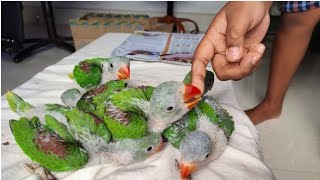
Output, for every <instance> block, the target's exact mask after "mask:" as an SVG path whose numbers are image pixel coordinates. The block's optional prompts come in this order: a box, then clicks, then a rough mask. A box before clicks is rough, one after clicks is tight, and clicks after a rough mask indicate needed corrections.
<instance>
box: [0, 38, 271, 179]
mask: <svg viewBox="0 0 320 180" xmlns="http://www.w3.org/2000/svg"><path fill="white" fill-rule="evenodd" d="M128 36H129V34H117V33H109V34H106V35H104V36H102V37H100V38H99V39H97V40H96V41H94V42H92V43H91V44H89V45H88V46H86V47H84V48H82V49H80V50H78V51H77V52H75V53H73V54H71V55H70V56H68V57H66V58H64V59H62V60H61V61H60V62H58V63H57V64H55V65H52V66H49V67H47V68H46V69H44V70H43V71H42V72H40V73H38V74H36V75H35V76H34V77H33V78H32V79H30V80H29V81H27V82H26V83H24V84H22V85H21V86H19V87H18V88H16V89H14V92H15V93H17V94H18V95H20V96H21V97H22V98H24V99H25V100H26V101H28V102H29V103H31V104H32V105H34V106H39V105H42V104H45V103H61V100H60V95H61V93H62V92H64V91H65V90H66V89H69V88H72V87H78V86H77V85H76V84H75V83H74V82H73V81H72V80H71V79H69V78H68V74H69V73H70V72H72V69H73V67H74V65H75V64H77V63H78V62H80V61H82V60H84V59H86V58H90V57H99V56H100V57H107V56H109V55H110V53H111V52H112V50H113V49H114V48H115V47H117V46H118V45H119V44H121V42H123V41H124V40H125V38H126V37H128ZM189 70H190V67H188V66H179V65H173V64H165V63H147V62H137V61H132V62H131V79H136V80H143V81H147V82H150V84H151V85H157V84H159V83H161V82H164V81H167V80H177V81H181V80H182V79H183V77H184V76H185V75H186V73H187V72H188V71H189ZM209 95H212V96H214V97H215V98H216V99H217V100H218V101H219V102H220V103H221V104H222V106H223V107H224V108H226V109H227V110H228V111H229V113H230V114H231V115H232V116H233V117H234V121H235V131H234V132H233V134H232V136H231V139H230V142H229V145H228V147H227V148H226V150H225V152H224V154H223V155H222V156H221V158H220V159H218V160H217V161H215V162H212V163H210V164H209V165H208V166H207V167H205V168H202V169H201V170H199V171H198V172H197V173H194V174H193V179H201V180H203V179H230V180H231V179H232V180H233V179H237V180H240V179H255V180H256V179H274V176H273V174H272V172H271V171H270V169H269V168H268V167H267V166H266V165H265V164H264V163H263V161H262V153H261V148H260V143H259V137H258V133H257V130H256V128H255V127H254V125H253V124H252V123H251V121H250V120H249V118H248V117H247V116H246V114H245V113H244V112H243V110H242V109H241V108H240V107H239V105H238V102H237V100H236V97H235V94H234V89H233V86H232V82H231V81H224V82H222V81H219V80H218V79H215V84H214V86H213V89H212V90H211V91H210V92H209ZM1 100H2V101H1V107H2V109H1V111H2V113H1V130H2V132H1V137H2V143H4V142H9V145H3V144H2V145H1V153H2V158H1V162H2V167H1V170H2V178H3V179H23V178H28V179H32V178H35V176H31V175H30V174H29V173H28V172H27V171H26V170H25V169H23V167H22V163H23V162H30V160H29V159H28V157H27V156H26V155H24V154H23V153H22V151H21V150H20V148H19V147H18V145H17V144H16V143H15V141H14V137H13V136H12V133H11V131H10V128H9V124H8V121H9V120H10V119H18V118H19V116H18V115H16V114H15V113H13V112H11V110H10V109H9V106H8V103H7V101H6V99H5V97H4V96H2V98H1ZM177 156H178V155H177V151H176V150H175V149H174V148H173V147H172V146H171V145H167V146H166V147H165V149H164V150H162V151H161V152H160V153H158V154H156V155H154V156H152V157H150V158H149V159H147V160H146V161H144V162H141V163H138V164H134V165H130V166H126V167H112V166H108V165H104V166H102V165H101V166H95V167H89V168H83V169H81V170H78V171H75V172H64V173H55V176H56V177H57V178H61V179H62V178H65V179H159V180H160V179H179V178H180V176H179V172H178V171H177V169H176V167H175V159H179V157H177Z"/></svg>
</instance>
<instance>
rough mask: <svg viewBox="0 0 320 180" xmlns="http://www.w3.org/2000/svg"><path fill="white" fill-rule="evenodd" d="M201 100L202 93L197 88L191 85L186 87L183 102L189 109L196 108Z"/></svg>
mask: <svg viewBox="0 0 320 180" xmlns="http://www.w3.org/2000/svg"><path fill="white" fill-rule="evenodd" d="M200 99H201V91H200V90H199V89H198V88H197V87H195V86H193V85H191V84H185V85H184V95H183V100H184V103H185V104H186V105H187V107H188V108H189V109H192V108H193V107H194V106H196V105H197V103H198V102H199V101H200Z"/></svg>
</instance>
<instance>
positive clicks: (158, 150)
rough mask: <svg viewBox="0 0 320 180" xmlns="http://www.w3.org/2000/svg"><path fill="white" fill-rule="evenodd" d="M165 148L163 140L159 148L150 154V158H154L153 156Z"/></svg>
mask: <svg viewBox="0 0 320 180" xmlns="http://www.w3.org/2000/svg"><path fill="white" fill-rule="evenodd" d="M163 146H164V143H163V140H161V142H160V143H159V144H158V146H157V147H155V148H154V150H153V151H152V152H151V153H150V154H149V157H150V156H152V155H153V154H156V153H158V152H160V151H161V150H162V148H163Z"/></svg>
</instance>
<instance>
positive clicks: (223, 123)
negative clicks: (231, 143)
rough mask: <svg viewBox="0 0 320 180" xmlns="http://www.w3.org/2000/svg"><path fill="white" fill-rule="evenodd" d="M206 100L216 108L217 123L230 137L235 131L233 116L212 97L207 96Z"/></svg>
mask: <svg viewBox="0 0 320 180" xmlns="http://www.w3.org/2000/svg"><path fill="white" fill-rule="evenodd" d="M204 100H205V101H206V102H207V103H209V104H210V105H211V106H212V108H213V109H214V110H215V114H216V116H217V118H218V123H216V124H218V125H219V127H220V128H221V129H223V131H224V134H225V135H226V137H227V138H228V139H229V138H230V136H231V135H232V132H233V131H234V121H233V117H232V116H231V115H230V114H229V113H228V111H227V110H226V109H224V108H223V107H221V105H220V104H219V103H218V102H217V101H216V100H214V99H213V98H212V97H205V98H204Z"/></svg>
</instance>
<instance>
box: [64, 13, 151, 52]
mask: <svg viewBox="0 0 320 180" xmlns="http://www.w3.org/2000/svg"><path fill="white" fill-rule="evenodd" d="M148 19H149V16H147V15H126V14H124V15H119V14H101V13H89V14H87V15H85V16H83V17H81V18H78V19H71V20H70V21H69V25H70V28H71V33H72V36H73V40H74V43H75V48H76V49H77V50H78V49H80V48H81V47H83V46H85V45H86V44H89V43H90V42H92V41H94V40H95V39H97V38H99V37H100V36H102V35H104V34H105V33H108V32H122V33H133V32H134V31H136V30H144V25H145V24H146V22H148Z"/></svg>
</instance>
